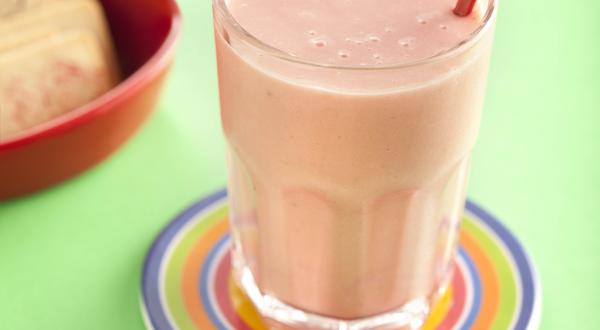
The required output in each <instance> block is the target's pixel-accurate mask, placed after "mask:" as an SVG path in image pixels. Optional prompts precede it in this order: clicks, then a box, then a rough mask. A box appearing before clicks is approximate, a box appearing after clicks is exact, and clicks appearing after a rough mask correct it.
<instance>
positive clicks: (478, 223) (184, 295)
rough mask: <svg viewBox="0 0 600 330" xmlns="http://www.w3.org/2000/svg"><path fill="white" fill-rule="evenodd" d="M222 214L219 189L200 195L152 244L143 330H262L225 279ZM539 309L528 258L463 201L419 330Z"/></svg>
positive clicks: (528, 324)
mask: <svg viewBox="0 0 600 330" xmlns="http://www.w3.org/2000/svg"><path fill="white" fill-rule="evenodd" d="M227 210H228V209H227V194H226V192H225V191H220V192H218V193H215V194H213V195H211V196H208V197H206V198H205V199H203V200H202V201H200V202H199V203H197V204H196V205H194V206H192V207H191V208H190V209H188V210H187V211H185V212H184V213H182V214H181V215H180V216H178V217H177V218H176V219H175V220H174V221H173V222H171V223H170V224H169V225H168V226H167V227H166V228H165V229H164V230H163V232H162V233H161V234H160V236H159V237H158V238H157V239H156V241H155V242H154V245H153V246H152V249H151V250H150V252H149V254H148V257H147V259H146V264H145V266H144V273H143V279H142V301H141V302H142V312H143V314H144V318H145V321H146V325H147V327H148V328H149V329H156V330H166V329H202V330H207V329H219V330H225V329H233V330H248V329H257V330H258V329H266V327H265V326H264V325H263V324H262V322H261V320H260V318H259V316H258V314H257V313H256V311H255V310H254V308H253V307H252V304H251V303H250V302H249V301H248V300H247V299H246V298H245V297H244V295H243V294H242V293H241V292H240V291H239V289H238V288H236V286H235V285H234V284H233V282H232V281H231V278H230V276H229V271H230V255H229V248H230V241H231V239H230V237H229V234H228V230H227V229H228V225H227ZM540 311H541V291H540V283H539V280H538V277H537V275H536V272H535V269H534V267H533V264H532V262H531V259H530V258H529V257H528V255H527V253H526V252H525V250H524V249H523V247H522V246H521V244H520V243H519V242H518V241H517V239H516V238H515V237H514V236H513V235H512V234H511V233H510V232H509V231H508V230H507V229H506V228H505V227H504V226H502V224H500V222H498V220H496V219H494V218H493V217H492V216H491V215H489V214H488V213H486V212H485V211H484V210H482V209H481V208H479V207H478V206H476V205H475V204H473V203H470V202H468V203H467V210H466V214H465V216H464V221H463V226H462V230H461V237H460V250H459V254H458V258H457V260H456V272H455V276H454V278H453V281H452V285H451V287H450V289H449V290H448V291H447V293H446V294H445V295H444V296H443V297H442V298H441V299H440V301H439V303H438V305H437V306H435V308H434V310H433V311H432V314H431V316H430V318H429V319H428V320H427V322H426V323H425V326H424V329H427V330H434V329H438V330H442V329H443V330H450V329H481V330H489V329H494V330H495V329H497V330H506V329H517V330H524V329H537V328H538V325H539V318H540Z"/></svg>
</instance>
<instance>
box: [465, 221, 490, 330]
mask: <svg viewBox="0 0 600 330" xmlns="http://www.w3.org/2000/svg"><path fill="white" fill-rule="evenodd" d="M460 243H461V246H463V247H464V248H465V250H467V252H468V254H469V256H470V257H471V258H472V259H473V262H474V263H475V265H477V269H478V271H479V277H480V278H481V287H482V290H481V306H480V308H479V314H478V316H477V319H476V320H475V323H474V324H473V327H472V328H471V330H489V329H490V327H491V326H492V323H493V322H494V317H495V316H496V312H497V311H498V305H499V302H500V298H499V297H500V290H499V288H500V284H499V280H498V275H497V270H496V268H495V267H494V264H493V263H492V262H491V261H490V259H489V258H488V256H487V255H486V254H485V252H484V251H483V249H482V247H481V246H480V245H479V244H478V243H477V241H476V240H475V239H474V238H473V236H471V234H469V233H468V232H466V231H462V232H461V235H460Z"/></svg>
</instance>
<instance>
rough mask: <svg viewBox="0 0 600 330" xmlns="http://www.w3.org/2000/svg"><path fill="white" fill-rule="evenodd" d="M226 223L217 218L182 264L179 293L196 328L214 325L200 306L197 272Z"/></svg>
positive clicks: (225, 230)
mask: <svg viewBox="0 0 600 330" xmlns="http://www.w3.org/2000/svg"><path fill="white" fill-rule="evenodd" d="M228 223H229V222H228V221H226V219H224V220H219V221H218V222H217V223H215V225H214V226H213V227H212V228H210V229H208V230H207V231H206V232H205V233H204V234H203V235H202V238H201V239H199V240H198V242H196V244H194V247H193V249H192V251H191V253H190V255H189V256H188V257H187V259H186V261H185V264H184V266H183V273H182V281H181V282H182V283H181V290H182V294H181V295H182V297H183V301H184V304H185V307H186V308H187V310H188V313H189V314H188V315H190V317H191V318H192V321H194V324H195V325H196V327H197V328H198V329H202V330H205V329H207V327H208V325H209V324H210V326H211V327H212V328H213V329H214V325H212V322H211V321H210V319H209V318H208V315H207V314H206V311H205V310H204V307H202V298H201V297H200V294H199V292H198V274H200V268H201V267H202V263H203V262H204V260H205V259H206V257H207V256H208V254H209V252H210V250H211V249H212V248H213V247H214V245H215V242H217V241H218V240H219V239H220V238H221V237H223V235H225V233H227V230H228V228H229V226H228Z"/></svg>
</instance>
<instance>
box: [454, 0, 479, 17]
mask: <svg viewBox="0 0 600 330" xmlns="http://www.w3.org/2000/svg"><path fill="white" fill-rule="evenodd" d="M476 1H477V0H458V2H457V3H456V7H454V14H456V15H458V16H463V17H464V16H469V15H470V14H471V12H472V11H473V7H474V6H475V2H476Z"/></svg>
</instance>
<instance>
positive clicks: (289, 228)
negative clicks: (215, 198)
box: [213, 0, 496, 330]
mask: <svg viewBox="0 0 600 330" xmlns="http://www.w3.org/2000/svg"><path fill="white" fill-rule="evenodd" d="M480 6H481V7H483V8H482V10H483V13H484V14H483V15H482V18H481V22H480V26H479V28H478V29H477V30H476V31H475V32H474V33H473V34H472V35H470V36H469V37H468V38H467V39H466V40H464V41H462V42H461V43H459V44H457V45H456V46H455V47H454V48H452V49H450V50H447V51H444V52H443V53H440V54H438V55H436V56H434V57H431V58H427V59H424V60H420V61H417V62H413V63H408V64H403V65H396V66H385V67H336V66H331V65H328V64H320V63H309V62H304V61H301V60H298V59H297V58H295V57H293V56H291V55H289V54H285V53H283V52H281V51H279V50H277V49H274V48H272V47H270V46H268V45H266V44H265V43H263V42H262V41H261V40H259V39H257V38H256V37H255V36H253V35H251V34H249V33H248V32H247V31H245V30H244V29H243V27H241V26H240V25H239V24H238V23H237V22H236V21H235V19H234V18H233V16H232V15H231V13H230V12H229V11H228V8H227V5H226V1H225V0H214V1H213V10H214V19H215V38H216V47H217V60H218V74H219V90H220V100H221V114H222V125H223V130H224V132H225V135H226V138H227V142H228V166H229V198H230V219H231V227H232V234H233V238H234V251H233V269H234V277H235V279H236V281H237V283H238V284H239V285H240V287H241V288H242V289H243V290H244V292H245V293H246V294H247V295H248V297H249V298H250V299H251V300H252V302H253V303H254V305H255V306H256V308H257V309H258V311H259V312H260V313H261V314H262V316H263V317H264V318H265V319H266V320H267V321H269V322H271V323H270V324H272V325H273V327H277V328H297V329H354V330H361V329H403V328H411V329H414V328H419V327H420V326H421V325H422V323H423V321H424V320H425V318H426V317H427V315H428V313H429V311H430V309H431V306H432V304H434V303H435V301H436V299H437V298H438V297H439V296H440V294H441V293H443V292H444V290H445V289H446V287H447V285H448V283H449V280H450V277H451V276H452V268H453V258H454V255H455V252H456V248H457V234H458V227H459V224H460V218H461V214H462V211H463V207H464V202H465V187H466V181H467V177H468V172H469V159H470V153H471V150H472V148H473V146H474V143H475V141H476V138H477V134H478V130H479V123H480V115H481V109H482V106H483V100H484V91H485V85H486V80H487V72H488V64H489V57H490V53H491V48H492V41H493V30H494V22H495V16H496V1H495V0H489V1H481V2H480Z"/></svg>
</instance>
